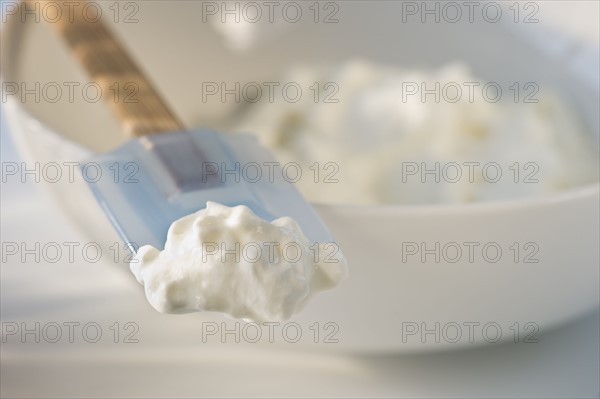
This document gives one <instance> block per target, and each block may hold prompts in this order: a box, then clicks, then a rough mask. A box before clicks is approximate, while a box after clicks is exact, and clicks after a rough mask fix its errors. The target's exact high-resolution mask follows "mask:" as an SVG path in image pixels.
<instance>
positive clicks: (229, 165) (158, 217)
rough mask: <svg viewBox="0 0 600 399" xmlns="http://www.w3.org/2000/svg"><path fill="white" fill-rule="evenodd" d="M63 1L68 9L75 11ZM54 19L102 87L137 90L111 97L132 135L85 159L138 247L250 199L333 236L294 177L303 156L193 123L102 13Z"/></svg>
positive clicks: (106, 205)
mask: <svg viewBox="0 0 600 399" xmlns="http://www.w3.org/2000/svg"><path fill="white" fill-rule="evenodd" d="M53 3H56V2H53ZM60 3H61V5H62V6H63V8H64V10H63V11H64V12H63V15H69V13H68V10H67V9H66V5H64V4H62V2H60ZM72 14H73V13H72ZM75 14H77V13H75ZM53 25H54V26H55V27H56V29H57V31H58V32H59V33H60V35H61V36H62V37H63V38H64V39H65V41H66V42H67V44H68V45H69V47H70V48H71V49H72V50H73V52H74V53H75V55H76V56H77V58H78V59H79V61H81V64H82V65H83V67H84V68H85V69H86V71H87V72H88V74H89V75H90V77H91V78H92V79H93V80H94V81H96V82H98V83H99V84H100V86H101V88H102V89H103V91H108V89H109V88H110V87H111V86H112V85H115V84H117V85H119V86H118V87H126V85H129V86H130V87H133V88H135V89H137V94H136V96H135V98H133V101H110V100H111V99H112V98H111V99H109V104H110V106H111V108H112V110H113V111H114V113H115V114H116V115H117V117H118V118H119V121H120V122H121V125H122V127H123V130H124V131H125V133H126V134H128V135H129V136H130V137H131V138H132V139H131V140H130V141H129V142H127V143H126V144H125V145H123V146H121V147H120V148H117V149H116V150H114V151H112V152H109V153H107V154H101V155H96V156H93V157H92V158H90V159H89V160H87V162H85V163H83V168H82V171H83V172H86V171H87V173H89V172H90V170H92V169H94V170H95V169H97V168H98V167H100V170H101V177H97V174H96V173H94V178H87V179H86V181H87V182H88V184H89V186H90V188H91V189H92V192H93V193H94V195H95V197H96V198H97V200H98V202H99V203H100V205H101V206H102V208H103V209H104V211H105V212H106V214H107V216H108V218H109V219H110V221H111V222H112V224H113V225H114V227H115V228H116V229H117V231H118V233H119V235H120V236H121V238H122V239H123V240H124V241H125V243H127V245H128V246H129V248H130V249H131V250H132V251H134V252H135V251H136V250H137V248H138V247H139V246H141V245H147V244H149V245H152V246H154V247H156V248H163V247H164V243H165V240H166V236H167V231H168V228H169V226H170V225H171V223H172V222H173V221H175V220H176V219H178V218H180V217H183V216H185V215H188V214H190V213H193V212H195V211H198V210H200V209H202V208H204V207H205V206H206V202H207V201H215V202H219V203H222V204H225V205H228V206H234V205H246V206H248V207H249V208H250V209H251V210H252V211H253V212H254V213H256V214H257V215H258V216H260V217H262V218H264V219H266V220H273V219H275V218H278V217H281V216H289V217H292V218H293V219H295V220H296V221H297V222H298V223H299V225H300V227H301V228H302V230H303V231H304V233H305V234H306V236H307V237H308V238H309V240H311V241H314V242H331V241H332V238H331V236H330V234H329V232H328V230H327V228H326V227H325V225H324V223H323V222H322V221H321V220H320V218H319V217H318V215H317V214H316V213H315V211H314V210H313V209H312V207H311V206H310V205H309V204H308V203H307V202H306V201H305V200H304V198H303V197H302V195H301V194H300V193H299V192H298V191H297V189H296V188H295V187H294V185H293V184H292V183H291V182H290V181H292V180H295V179H297V172H298V170H297V165H292V166H294V167H293V168H287V167H282V165H279V164H278V163H277V162H276V161H275V159H274V158H273V157H272V156H271V155H270V154H269V152H268V151H267V150H266V149H265V148H263V147H261V146H260V145H259V143H258V142H257V140H256V139H255V138H254V137H253V136H249V135H238V134H235V135H233V134H230V135H227V134H221V133H218V132H215V131H209V130H199V131H186V130H185V128H184V126H183V124H182V123H181V122H180V121H179V120H178V119H177V117H176V116H175V114H174V113H173V112H171V111H170V110H169V108H168V106H167V105H166V104H165V102H164V101H163V100H162V99H161V97H160V95H159V94H158V92H157V91H156V90H155V89H154V88H153V87H152V84H151V83H150V81H149V80H148V79H147V78H146V77H145V76H144V74H143V73H142V71H141V70H140V69H139V68H138V66H137V65H136V64H135V62H134V61H133V60H132V59H131V57H130V56H129V55H128V54H127V52H126V50H125V49H124V48H123V47H122V46H121V45H120V43H119V42H118V41H117V40H116V38H115V37H114V36H113V35H112V34H111V33H110V31H109V30H108V29H107V28H106V27H105V26H104V25H103V24H102V23H101V22H89V21H87V20H86V19H84V18H83V17H82V16H81V15H79V16H78V15H71V19H70V20H69V19H67V18H63V19H62V20H61V21H60V22H58V23H54V24H53ZM207 56H210V55H207ZM109 97H110V96H109ZM92 166H93V168H92ZM289 169H293V170H294V171H293V173H292V172H289ZM286 170H288V172H286Z"/></svg>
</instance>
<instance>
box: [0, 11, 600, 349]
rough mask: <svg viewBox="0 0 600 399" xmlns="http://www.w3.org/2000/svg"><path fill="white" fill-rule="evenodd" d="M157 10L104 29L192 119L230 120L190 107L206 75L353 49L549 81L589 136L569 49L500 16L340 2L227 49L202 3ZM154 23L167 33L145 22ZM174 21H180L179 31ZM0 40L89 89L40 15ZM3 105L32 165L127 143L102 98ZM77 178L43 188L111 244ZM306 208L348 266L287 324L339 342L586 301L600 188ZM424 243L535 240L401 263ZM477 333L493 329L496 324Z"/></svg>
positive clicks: (10, 67)
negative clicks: (532, 248) (321, 324)
mask: <svg viewBox="0 0 600 399" xmlns="http://www.w3.org/2000/svg"><path fill="white" fill-rule="evenodd" d="M167 3H168V2H145V3H142V6H141V9H140V14H139V17H138V19H139V20H140V22H139V23H137V24H115V25H114V26H113V28H114V29H115V31H116V32H117V34H119V35H121V36H122V37H123V39H124V41H125V42H126V43H127V44H128V45H129V46H130V48H131V51H132V52H133V54H134V56H135V57H136V58H138V59H139V60H140V62H141V64H142V65H144V67H145V69H146V70H147V72H148V73H149V74H150V75H151V76H152V78H153V80H154V81H156V82H157V84H158V87H159V89H160V90H161V91H163V93H164V94H165V96H166V98H167V100H168V101H169V102H170V103H171V104H173V106H174V108H175V109H176V110H177V111H178V113H179V114H180V115H181V117H182V118H183V120H184V121H185V123H186V124H187V125H188V126H191V127H200V126H208V127H214V128H218V129H227V123H226V121H227V117H228V115H230V113H231V112H232V109H231V107H230V106H228V105H226V104H221V105H218V104H217V105H215V104H212V105H211V106H210V107H209V106H208V105H205V104H202V103H200V101H199V100H198V98H197V93H198V92H199V90H200V87H201V86H200V85H201V82H202V81H216V82H221V81H227V80H229V81H235V80H239V81H267V80H269V79H271V80H273V79H276V78H277V77H278V76H279V75H280V74H281V73H282V72H283V71H284V70H285V69H286V67H287V66H288V65H291V64H294V63H297V62H303V63H323V62H335V61H338V60H345V59H349V58H355V57H364V58H370V59H374V60H376V61H380V62H385V63H390V64H400V65H416V66H437V65H441V64H443V63H444V62H447V61H450V60H455V59H458V60H465V61H466V62H467V63H469V64H470V65H471V66H472V67H473V70H474V73H475V75H477V76H480V77H482V78H483V79H489V80H494V81H501V82H510V81H531V80H535V81H536V82H538V83H539V84H540V85H544V84H550V85H552V86H553V87H554V88H555V89H556V90H558V91H559V92H560V93H561V94H562V95H563V96H564V97H565V98H566V99H567V100H568V101H572V102H574V103H575V104H576V106H577V109H578V110H579V111H580V112H581V114H582V116H583V118H584V119H585V121H586V123H587V125H588V127H589V130H590V131H591V132H593V134H595V135H596V139H597V136H598V119H597V110H598V107H599V96H598V89H597V86H595V84H597V82H595V83H594V82H591V83H590V82H588V81H586V76H589V75H586V74H584V73H582V72H581V71H582V70H585V68H587V65H586V64H581V62H580V59H579V58H578V54H577V53H575V54H574V53H573V52H572V47H570V46H563V47H564V48H562V49H561V48H558V49H557V48H555V47H556V46H555V47H554V48H550V50H548V49H546V50H544V49H542V48H540V47H536V46H535V45H533V44H532V43H529V42H528V41H526V40H524V39H523V37H519V36H518V33H516V32H513V31H509V30H507V28H506V27H505V26H504V25H502V24H489V23H475V24H468V23H464V24H463V23H459V24H455V25H452V26H450V27H449V26H448V25H443V24H426V25H425V24H420V23H400V21H401V19H400V18H401V17H400V16H399V14H398V12H399V5H397V4H394V2H381V3H378V5H377V6H372V5H370V4H369V3H371V4H373V2H347V3H342V4H343V7H342V8H341V10H340V15H339V19H340V22H339V23H338V24H334V25H327V24H313V23H311V22H310V21H307V22H306V23H299V24H297V25H295V26H293V27H291V28H289V31H288V32H286V33H285V34H282V35H281V38H279V37H274V38H270V40H269V41H268V43H267V44H265V45H259V46H257V47H256V48H255V49H254V50H252V51H251V52H248V53H243V54H235V53H232V52H228V51H224V50H223V49H222V48H221V42H220V40H219V38H218V37H217V36H216V34H215V33H214V32H213V31H212V30H211V28H210V27H209V26H207V25H206V24H203V23H201V22H200V21H201V17H200V15H201V14H199V13H200V12H201V11H200V9H199V7H200V3H201V2H198V3H196V2H182V4H184V5H181V7H179V8H175V7H170V5H169V4H167ZM160 24H165V25H167V26H169V27H170V28H169V29H155V28H154V27H155V26H159V25H160ZM179 26H185V30H183V31H178V30H177V27H179ZM363 26H369V29H363V28H362V27H363ZM357 27H361V28H360V29H358V28H357ZM474 37H476V39H474ZM538 44H539V43H538ZM2 49H3V56H2V74H3V75H2V76H3V80H4V81H5V82H21V81H25V82H28V83H29V84H34V82H36V81H37V82H42V84H43V83H44V82H59V83H60V82H82V83H85V82H87V78H86V77H85V74H84V73H83V71H82V70H81V69H80V68H79V67H78V65H77V64H76V63H75V61H74V60H72V59H71V58H70V55H69V54H68V51H67V50H66V49H65V48H64V46H63V45H62V43H60V42H59V40H58V39H57V38H56V37H55V35H54V34H53V33H52V32H51V30H50V28H49V27H48V26H47V24H44V23H31V21H29V22H28V23H25V24H23V23H21V21H20V20H19V18H18V15H17V16H10V17H9V18H8V21H7V23H6V24H5V26H4V31H3V34H2ZM500 49H502V50H500ZM569 51H571V52H570V53H569ZM566 54H570V56H569V57H567V56H566ZM582 65H583V69H582ZM591 76H593V73H592V74H591ZM4 105H5V110H6V113H7V115H8V117H9V122H10V127H11V130H12V133H13V137H14V139H15V141H16V142H17V145H18V147H19V148H20V149H21V150H22V152H23V154H24V155H25V156H26V159H28V160H29V161H32V162H33V161H37V162H42V163H43V162H52V161H56V162H67V161H82V160H84V159H85V158H86V157H88V156H89V155H90V154H92V153H94V152H96V151H106V150H109V149H111V148H114V147H115V146H116V145H118V144H119V143H120V142H122V140H123V138H122V137H121V135H120V133H119V129H118V126H117V125H116V123H115V122H114V121H113V120H112V117H111V115H110V114H109V111H108V110H107V109H106V108H105V106H104V104H102V103H88V102H85V101H77V100H76V101H75V102H74V103H69V102H68V101H64V100H61V101H59V102H58V103H56V104H49V103H48V102H44V101H41V102H40V103H35V102H32V101H28V102H25V103H23V102H21V101H19V100H18V98H16V97H15V96H9V98H8V101H7V103H6V104H4ZM79 180H81V179H78V181H77V182H75V183H73V184H70V183H68V182H61V183H56V184H48V186H49V189H50V190H49V191H48V192H49V193H51V195H52V196H54V197H56V198H58V203H59V204H60V205H61V207H62V208H63V209H64V210H65V212H67V213H68V214H69V215H71V216H72V218H73V220H75V221H76V222H77V223H78V224H79V225H80V227H81V228H82V230H83V231H84V232H85V234H86V236H87V237H90V238H91V239H95V240H97V241H99V242H101V243H103V245H106V246H108V245H110V244H111V243H114V242H116V241H118V237H117V236H116V234H115V233H114V231H113V230H112V227H111V226H110V225H109V223H108V222H107V220H106V219H105V218H104V215H103V213H102V211H101V209H100V208H99V206H98V205H97V204H96V202H95V201H94V199H93V198H92V196H91V194H90V193H89V192H88V189H87V187H86V186H85V185H84V184H83V182H82V181H79ZM315 207H316V208H317V210H318V212H319V213H320V214H321V216H322V217H323V219H324V220H325V221H326V222H327V223H328V225H329V226H330V228H331V230H332V232H333V234H334V236H335V237H336V239H337V240H338V242H339V244H340V246H341V248H342V249H343V250H344V252H345V254H346V256H347V258H348V260H349V262H350V271H351V273H350V277H349V279H348V280H347V281H346V282H345V283H344V284H343V285H342V286H341V287H340V288H339V289H337V290H334V291H331V292H327V293H324V294H322V295H320V296H319V297H317V298H316V299H315V300H314V301H313V302H312V303H310V304H309V305H308V307H307V308H306V309H305V311H304V312H303V313H302V314H300V315H299V317H298V318H297V319H296V320H297V321H298V322H301V323H311V322H313V321H334V322H336V323H337V324H338V325H339V329H340V343H339V345H336V346H335V348H336V349H338V348H341V349H342V350H351V351H355V350H365V351H389V350H393V351H409V350H430V349H439V348H453V347H459V346H464V345H467V344H469V343H470V342H468V340H465V336H463V339H461V341H460V342H458V343H451V342H450V341H451V340H452V337H451V336H452V335H453V332H452V330H451V329H450V328H449V329H447V330H445V332H446V335H447V336H445V337H444V336H442V337H441V339H440V342H439V343H437V342H435V340H434V339H432V338H431V336H430V337H425V338H426V339H425V340H424V341H425V342H422V341H423V340H421V339H420V338H418V337H420V335H419V334H418V335H415V336H407V337H406V339H404V340H403V339H402V331H403V328H404V329H405V331H406V328H407V326H409V325H410V326H414V324H413V323H416V324H417V325H419V326H422V325H421V323H426V324H425V326H426V327H428V328H433V327H434V326H435V323H440V326H441V327H440V328H441V329H443V328H444V327H450V326H453V325H454V324H452V323H458V324H459V325H463V326H464V323H468V322H478V323H480V326H483V325H484V324H486V323H497V325H499V326H500V327H501V329H502V332H503V337H502V339H503V340H505V339H512V338H513V335H512V334H513V331H512V330H511V329H510V328H511V326H514V323H520V326H521V327H519V328H520V329H521V330H522V332H523V331H524V330H523V326H524V324H525V323H528V322H531V323H534V324H533V326H539V327H540V328H541V330H545V329H548V328H552V327H554V326H556V325H559V324H561V323H564V322H566V321H568V320H571V319H573V318H575V317H577V316H579V315H581V314H583V313H585V312H588V311H591V310H593V309H595V308H596V307H598V303H599V291H598V289H599V287H598V279H599V268H598V265H599V259H598V256H599V254H598V242H599V186H598V184H592V185H589V186H585V187H580V188H577V189H572V190H568V191H565V192H563V193H560V194H553V195H548V196H546V197H543V198H539V199H527V200H514V201H502V202H495V203H481V204H474V205H464V206H463V205H460V206H456V205H452V206H450V205H448V206H446V205H436V206H422V207H404V206H396V205H382V206H323V205H318V204H315ZM436 241H439V242H440V243H442V244H443V243H449V242H457V243H462V242H473V241H475V242H480V243H482V244H485V243H487V242H495V243H498V244H499V245H500V246H501V247H502V248H503V249H504V250H505V251H508V248H509V247H510V246H511V245H512V244H513V243H514V242H518V243H520V244H525V243H528V242H534V243H536V244H537V245H538V246H539V252H538V253H537V255H536V258H537V259H539V262H538V263H522V262H517V263H515V261H514V259H513V254H512V253H509V252H505V253H504V254H503V256H502V257H501V259H500V261H498V262H497V263H489V262H484V261H482V258H481V257H480V256H478V257H477V259H478V260H476V261H475V262H473V263H470V262H459V263H456V264H450V263H444V262H441V263H436V262H434V261H433V258H432V257H429V258H428V261H427V262H424V263H422V262H403V261H402V259H401V256H400V250H401V248H400V246H401V244H400V243H402V242H417V243H420V242H427V243H430V244H431V243H434V242H436ZM134 283H135V281H134V279H133V278H132V284H134ZM198 317H199V319H202V318H203V317H204V316H203V315H198ZM448 323H450V324H448ZM409 328H412V327H409ZM478 328H480V327H478ZM532 328H533V327H532ZM467 331H468V330H467V329H466V328H465V329H464V330H463V334H464V333H466V332H467ZM528 331H532V329H529V330H528ZM442 332H444V331H442ZM487 337H491V338H494V333H493V331H492V332H489V334H488V335H487ZM484 338H486V336H484V335H483V334H482V333H480V332H476V333H475V335H474V337H473V343H485V339H484Z"/></svg>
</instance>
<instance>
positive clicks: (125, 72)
mask: <svg viewBox="0 0 600 399" xmlns="http://www.w3.org/2000/svg"><path fill="white" fill-rule="evenodd" d="M52 3H54V4H59V6H60V7H62V13H61V18H60V20H59V21H57V22H52V23H51V24H52V25H53V26H54V27H55V29H56V30H57V31H58V32H59V34H60V35H61V36H62V37H63V38H64V39H65V41H66V43H67V44H68V45H69V47H70V48H71V50H72V51H73V53H74V54H75V56H76V57H77V58H78V59H79V61H80V62H81V64H82V65H83V67H84V68H85V70H86V71H87V73H88V74H89V76H90V78H91V79H92V80H94V81H95V82H97V83H98V84H99V85H100V87H101V88H102V93H103V96H104V99H105V100H106V102H107V103H108V104H109V106H110V107H111V109H112V110H113V112H114V113H115V114H116V116H117V118H118V119H119V121H120V123H121V126H122V127H123V130H124V132H125V133H126V134H128V135H130V136H134V137H140V136H144V135H149V134H154V133H163V132H167V131H181V130H185V127H184V125H183V124H182V123H181V121H180V120H179V119H178V118H177V117H176V116H175V114H174V113H173V112H172V111H171V110H170V109H169V107H168V106H167V105H166V104H165V102H164V101H163V99H162V98H161V96H160V95H159V94H158V92H157V91H156V89H155V88H154V87H153V86H152V83H151V82H150V81H149V80H148V78H147V77H146V76H144V73H143V72H142V70H141V69H140V68H139V67H138V66H137V65H136V64H135V62H134V61H133V60H132V59H131V57H130V56H129V55H128V54H127V51H126V50H125V49H124V48H123V47H122V46H121V44H120V43H119V41H118V40H117V39H116V38H115V37H114V36H113V35H112V34H111V32H110V31H109V30H108V29H107V28H106V26H105V25H104V24H103V23H102V21H99V20H92V19H90V18H84V15H83V13H82V12H72V10H73V7H72V4H73V1H72V0H71V1H70V3H71V12H69V8H68V7H69V6H68V4H64V3H69V2H68V1H67V2H65V1H56V0H54V1H52ZM78 3H79V7H78V8H77V9H76V10H79V11H81V9H82V6H83V5H84V4H85V2H82V1H79V2H78ZM117 90H118V92H117Z"/></svg>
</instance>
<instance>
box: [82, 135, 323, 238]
mask: <svg viewBox="0 0 600 399" xmlns="http://www.w3.org/2000/svg"><path fill="white" fill-rule="evenodd" d="M88 162H89V163H94V167H95V168H97V167H98V166H99V167H100V168H101V169H100V170H101V175H102V177H101V178H94V179H87V180H86V181H87V182H88V185H89V186H90V188H91V189H92V192H93V193H94V195H95V196H96V198H97V200H98V202H99V203H100V204H101V206H102V208H103V209H104V211H105V212H106V214H107V215H108V217H109V218H110V220H111V222H112V224H113V225H114V226H115V228H116V229H117V231H118V232H119V234H120V236H121V238H122V239H123V240H124V241H125V242H126V243H128V245H129V246H130V248H132V249H133V250H135V249H136V248H137V247H138V246H140V245H146V244H150V245H152V246H154V247H157V248H162V247H163V246H164V242H165V239H166V236H167V231H168V228H169V226H170V225H171V223H173V221H175V220H177V219H179V218H181V217H183V216H185V215H188V214H190V213H193V212H196V211H198V210H200V209H202V208H204V207H205V206H206V202H207V201H214V202H219V203H221V204H224V205H228V206H236V205H246V206H248V207H249V208H250V209H251V210H252V211H253V212H254V213H256V214H257V215H258V216H260V217H261V218H263V219H266V220H269V221H271V220H273V219H276V218H278V217H281V216H289V217H292V218H293V219H295V220H296V221H297V222H298V224H299V225H300V227H301V228H302V230H303V232H304V233H305V234H306V236H307V237H308V239H309V240H311V241H314V242H330V241H331V236H330V234H329V232H328V230H327V228H326V227H325V225H324V223H323V222H322V221H321V219H320V218H319V216H318V215H317V214H316V212H315V211H314V210H313V208H312V207H311V206H310V205H309V204H308V203H307V202H306V201H305V200H304V198H303V197H302V195H301V194H300V193H299V192H298V190H297V189H296V187H295V186H294V184H292V183H290V182H289V181H288V180H290V178H289V177H287V176H286V174H284V171H283V169H282V168H281V166H280V164H279V163H278V162H276V161H275V159H273V157H272V156H271V155H270V154H269V152H268V151H267V150H266V149H265V148H263V147H262V146H261V145H259V143H258V142H257V140H256V139H255V138H254V137H253V136H249V135H237V134H236V135H226V134H220V133H218V132H214V131H209V130H200V131H191V132H169V133H164V134H158V135H152V136H147V137H142V138H139V139H134V140H131V141H129V142H127V143H126V144H125V145H123V146H122V147H120V148H118V149H116V150H114V151H112V152H110V153H107V154H101V155H97V156H94V157H92V158H90V159H89V160H88ZM83 167H84V168H87V167H89V166H88V163H84V164H83ZM95 168H94V169H95Z"/></svg>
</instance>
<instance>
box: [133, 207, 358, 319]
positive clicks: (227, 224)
mask: <svg viewBox="0 0 600 399" xmlns="http://www.w3.org/2000/svg"><path fill="white" fill-rule="evenodd" d="M130 267H131V271H132V272H133V274H134V275H135V276H136V278H137V280H138V282H140V283H141V284H143V285H144V289H145V292H146V297H147V298H148V301H149V302H150V304H151V305H152V306H153V307H154V308H155V309H156V310H158V311H159V312H163V313H188V312H194V311H217V312H223V313H227V314H229V315H230V316H232V317H235V318H240V319H245V320H248V321H250V320H251V321H255V322H266V321H269V322H272V321H283V320H287V319H289V318H290V317H291V316H292V315H293V314H294V313H297V312H299V311H301V310H302V308H303V307H304V305H305V304H306V302H307V301H308V300H309V298H310V297H311V296H312V295H314V294H315V293H316V292H319V291H323V290H326V289H330V288H333V287H334V286H336V285H337V284H338V283H339V282H340V281H341V280H342V279H343V278H344V277H345V276H346V274H347V262H346V259H345V258H344V255H343V254H342V253H341V252H340V251H339V248H338V247H337V245H335V244H333V243H314V244H313V243H311V242H310V241H309V240H308V239H307V238H306V236H305V235H304V233H303V232H302V230H301V228H300V226H299V225H298V224H297V223H296V222H295V221H294V220H293V219H291V218H289V217H282V218H278V219H276V220H274V221H272V222H268V221H266V220H264V219H262V218H260V217H258V216H257V215H255V214H254V213H253V212H252V211H251V210H250V208H248V207H246V206H244V205H240V206H235V207H228V206H225V205H221V204H218V203H216V202H208V203H207V205H206V208H205V209H202V210H200V211H198V212H196V213H193V214H191V215H188V216H185V217H183V218H181V219H179V220H176V221H175V222H173V224H172V225H171V227H170V229H169V232H168V234H167V241H166V244H165V248H164V250H162V251H160V250H158V249H156V248H154V247H152V246H150V245H146V246H143V247H141V248H140V249H139V250H138V251H137V253H136V254H135V256H134V257H133V258H132V260H131V262H130Z"/></svg>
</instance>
